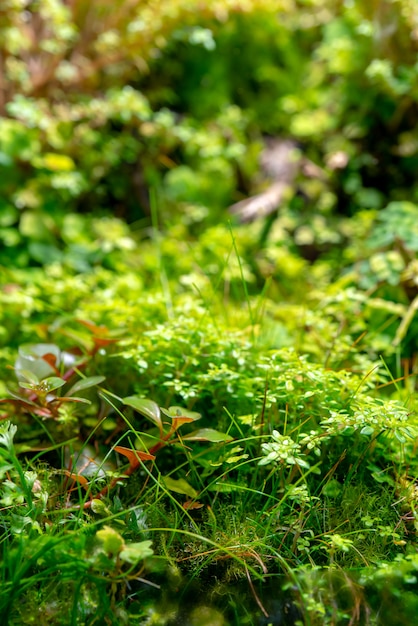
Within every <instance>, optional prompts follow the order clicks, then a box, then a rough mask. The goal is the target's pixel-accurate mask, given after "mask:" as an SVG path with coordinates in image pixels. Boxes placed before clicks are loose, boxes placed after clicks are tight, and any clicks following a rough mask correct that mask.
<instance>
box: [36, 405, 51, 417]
mask: <svg viewBox="0 0 418 626" xmlns="http://www.w3.org/2000/svg"><path fill="white" fill-rule="evenodd" d="M33 413H34V414H35V415H39V417H52V416H53V413H52V411H50V410H49V409H47V408H46V407H41V408H40V409H35V410H33Z"/></svg>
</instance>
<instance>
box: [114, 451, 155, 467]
mask: <svg viewBox="0 0 418 626" xmlns="http://www.w3.org/2000/svg"><path fill="white" fill-rule="evenodd" d="M114 450H115V451H116V452H119V454H123V456H126V458H127V459H128V461H129V465H130V466H131V467H133V468H135V467H138V466H139V465H140V464H141V463H140V461H153V460H154V459H155V456H154V455H152V454H148V452H142V450H131V448H124V447H123V446H115V448H114Z"/></svg>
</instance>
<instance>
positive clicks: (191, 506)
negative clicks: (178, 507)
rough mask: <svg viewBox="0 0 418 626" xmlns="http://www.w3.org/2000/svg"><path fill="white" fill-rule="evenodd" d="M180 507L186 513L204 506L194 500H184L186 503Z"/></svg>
mask: <svg viewBox="0 0 418 626" xmlns="http://www.w3.org/2000/svg"><path fill="white" fill-rule="evenodd" d="M182 506H183V509H186V511H193V510H194V509H201V508H203V507H204V506H205V505H204V504H202V503H201V502H196V501H195V500H186V502H183V504H182Z"/></svg>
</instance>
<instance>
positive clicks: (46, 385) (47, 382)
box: [39, 376, 66, 392]
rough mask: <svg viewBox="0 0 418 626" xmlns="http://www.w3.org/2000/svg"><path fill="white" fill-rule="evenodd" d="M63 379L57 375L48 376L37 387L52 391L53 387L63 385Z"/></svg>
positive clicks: (57, 387) (56, 387)
mask: <svg viewBox="0 0 418 626" xmlns="http://www.w3.org/2000/svg"><path fill="white" fill-rule="evenodd" d="M65 382H66V381H65V380H63V379H62V378H58V376H50V377H49V378H44V379H43V380H42V381H41V382H40V384H39V387H42V388H43V389H45V391H48V392H49V391H54V389H59V388H60V387H63V385H65Z"/></svg>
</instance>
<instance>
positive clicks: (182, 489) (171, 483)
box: [162, 476, 198, 498]
mask: <svg viewBox="0 0 418 626" xmlns="http://www.w3.org/2000/svg"><path fill="white" fill-rule="evenodd" d="M162 478H163V480H164V484H165V486H166V487H167V489H168V490H169V491H174V492H175V493H182V494H184V495H185V496H189V497H190V498H197V496H198V492H197V491H196V489H193V487H192V486H191V485H189V483H188V482H187V480H184V478H179V480H174V478H170V477H169V476H163V477H162Z"/></svg>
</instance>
